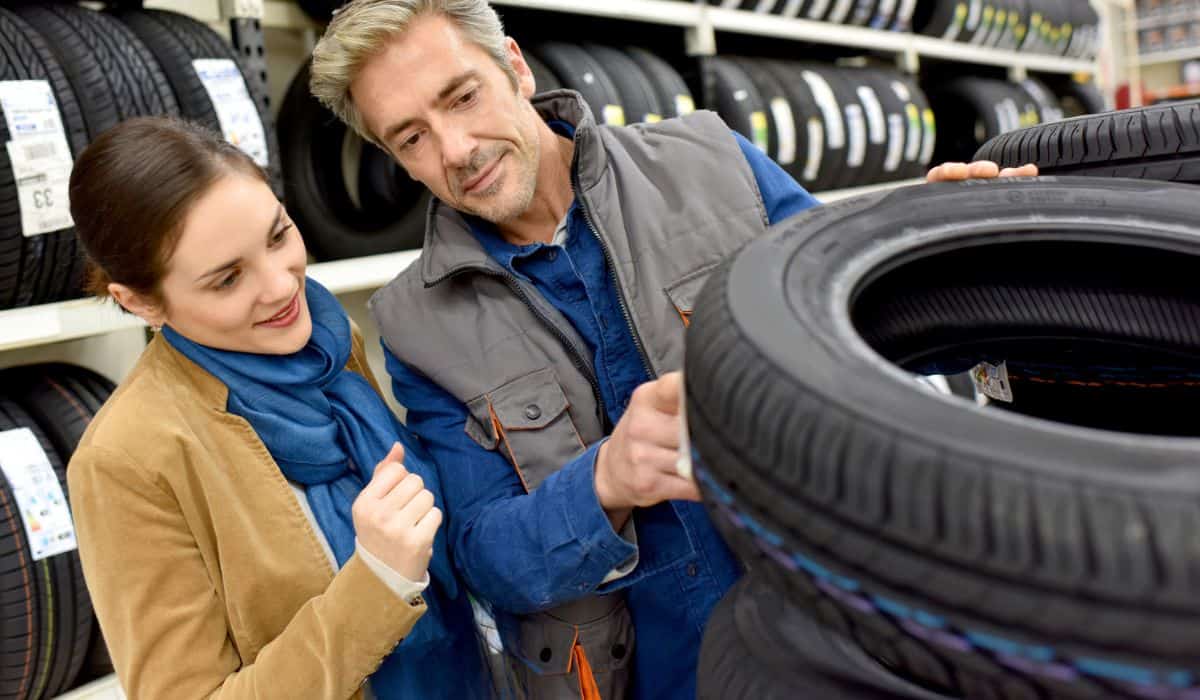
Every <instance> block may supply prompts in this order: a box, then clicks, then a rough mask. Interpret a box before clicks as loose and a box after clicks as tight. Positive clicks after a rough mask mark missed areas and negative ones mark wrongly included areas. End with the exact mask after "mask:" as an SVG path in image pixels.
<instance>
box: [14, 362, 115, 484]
mask: <svg viewBox="0 0 1200 700" xmlns="http://www.w3.org/2000/svg"><path fill="white" fill-rule="evenodd" d="M0 383H3V385H4V390H5V395H6V396H7V398H9V399H11V400H13V401H14V402H16V403H17V404H18V405H20V407H21V409H22V410H24V411H25V412H26V413H27V414H28V415H29V416H31V417H32V418H33V419H34V420H35V421H36V422H37V424H38V426H39V427H40V428H41V429H42V432H43V433H45V435H46V437H47V439H48V440H49V441H50V443H51V444H52V445H53V446H54V449H55V451H56V452H57V453H58V454H59V455H60V456H62V457H63V459H64V461H69V460H70V458H71V455H73V454H74V453H75V448H76V447H77V446H78V445H79V440H80V439H81V438H82V437H83V433H84V431H85V430H87V427H88V424H89V423H91V422H92V418H93V417H94V416H95V415H96V412H97V411H99V410H100V407H101V406H102V405H104V402H105V401H107V400H108V397H109V396H110V395H111V394H112V392H113V389H114V388H115V387H114V385H113V383H112V382H110V381H109V380H108V379H106V378H104V377H102V376H100V375H98V374H96V373H95V372H92V371H90V370H87V369H85V368H83V367H76V366H73V365H66V364H57V363H52V364H42V365H34V366H32V367H18V368H14V369H9V370H5V371H4V372H3V373H0Z"/></svg>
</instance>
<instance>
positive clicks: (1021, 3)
mask: <svg viewBox="0 0 1200 700" xmlns="http://www.w3.org/2000/svg"><path fill="white" fill-rule="evenodd" d="M1099 24H1100V18H1099V15H1097V14H1096V10H1095V9H1093V8H1092V6H1091V3H1090V2H1089V0H929V2H922V3H917V11H916V14H915V15H914V16H913V27H914V30H915V31H916V32H918V33H920V34H925V35H927V36H933V37H938V38H941V39H945V40H947V41H959V42H963V43H966V44H972V45H974V46H982V47H985V48H995V49H1005V50H1008V51H1021V52H1026V53H1040V54H1048V55H1052V56H1066V57H1070V58H1086V59H1090V58H1094V57H1095V56H1096V50H1097V48H1098V47H1099V43H1100V30H1099Z"/></svg>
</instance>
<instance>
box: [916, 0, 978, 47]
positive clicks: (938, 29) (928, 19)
mask: <svg viewBox="0 0 1200 700" xmlns="http://www.w3.org/2000/svg"><path fill="white" fill-rule="evenodd" d="M969 10H970V0H930V1H929V2H918V3H917V4H916V9H915V11H914V13H913V16H912V27H913V31H915V32H916V33H918V34H924V35H926V36H933V37H939V38H942V39H946V40H950V41H953V40H955V39H958V38H959V36H960V35H961V34H962V31H963V27H964V26H965V25H966V22H967V14H968V12H969Z"/></svg>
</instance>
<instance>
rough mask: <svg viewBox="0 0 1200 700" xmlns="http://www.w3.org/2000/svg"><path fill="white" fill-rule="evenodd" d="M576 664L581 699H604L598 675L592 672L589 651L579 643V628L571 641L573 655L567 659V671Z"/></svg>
mask: <svg viewBox="0 0 1200 700" xmlns="http://www.w3.org/2000/svg"><path fill="white" fill-rule="evenodd" d="M572 665H574V666H575V667H576V669H577V672H578V675H579V697H580V699H581V700H602V698H601V697H600V687H599V686H597V685H596V676H595V674H593V673H592V665H591V664H590V663H588V658H587V652H585V651H584V650H583V645H582V644H580V643H579V628H578V627H576V628H575V639H574V640H572V642H571V657H570V658H569V659H567V673H568V674H569V673H570V672H571V666H572Z"/></svg>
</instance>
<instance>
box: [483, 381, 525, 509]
mask: <svg viewBox="0 0 1200 700" xmlns="http://www.w3.org/2000/svg"><path fill="white" fill-rule="evenodd" d="M488 415H489V416H491V418H492V430H493V431H495V433H496V435H497V436H498V437H499V438H500V441H501V442H503V443H504V446H505V447H507V448H508V456H509V458H510V459H511V460H512V464H513V469H516V470H517V477H518V478H520V479H521V486H522V488H524V489H525V493H529V484H527V483H525V475H524V474H522V473H521V465H520V464H517V455H516V454H515V453H513V449H512V445H510V444H508V436H507V435H506V434H505V433H504V426H503V425H500V417H499V416H497V415H496V408H495V407H494V406H492V399H491V397H488Z"/></svg>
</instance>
